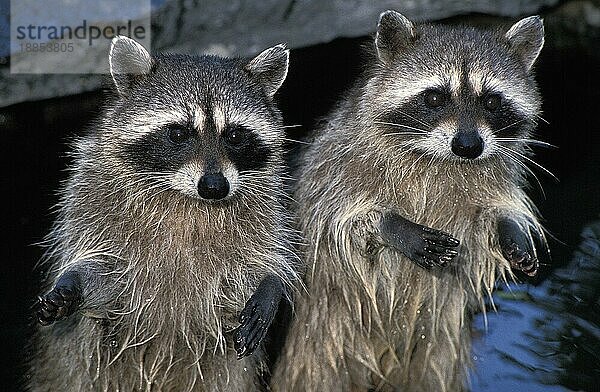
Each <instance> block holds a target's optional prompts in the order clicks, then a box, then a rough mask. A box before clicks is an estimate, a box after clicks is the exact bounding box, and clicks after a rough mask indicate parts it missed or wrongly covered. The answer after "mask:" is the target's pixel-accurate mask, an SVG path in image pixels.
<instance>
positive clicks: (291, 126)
mask: <svg viewBox="0 0 600 392" xmlns="http://www.w3.org/2000/svg"><path fill="white" fill-rule="evenodd" d="M301 126H302V124H293V125H284V126H283V127H284V128H298V127H301Z"/></svg>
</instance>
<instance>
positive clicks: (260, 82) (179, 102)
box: [110, 37, 289, 200]
mask: <svg viewBox="0 0 600 392" xmlns="http://www.w3.org/2000/svg"><path fill="white" fill-rule="evenodd" d="M288 56H289V52H288V50H286V49H285V47H284V46H283V45H278V46H275V47H273V48H270V49H267V50H265V51H264V52H262V53H261V54H259V55H258V56H257V57H256V58H254V59H253V60H251V61H250V62H248V63H244V62H242V61H240V60H233V59H225V58H219V57H214V56H203V57H191V56H184V55H157V56H154V57H151V56H150V55H149V54H148V52H147V51H146V50H145V49H144V48H143V47H142V46H141V45H139V44H138V43H137V42H135V41H133V40H131V39H129V38H125V37H117V38H115V39H114V40H113V45H112V49H111V55H110V63H111V74H112V76H113V80H114V83H115V86H116V88H117V91H118V93H119V96H120V97H119V100H118V101H117V104H116V106H115V109H114V112H113V115H112V120H111V121H112V124H111V127H112V128H113V129H115V131H114V134H112V135H111V136H112V137H113V138H114V139H115V141H116V144H117V145H118V151H117V155H118V156H119V159H120V160H121V161H122V162H123V165H124V167H125V168H129V169H130V171H131V172H133V173H134V174H137V175H138V176H139V177H140V178H141V179H142V180H143V179H144V178H146V179H148V180H150V181H148V184H151V183H154V184H155V185H148V186H149V187H152V186H156V187H157V189H158V190H159V191H164V190H168V189H171V190H176V191H178V192H180V193H182V194H184V195H186V196H188V197H192V198H197V199H203V200H221V199H229V198H232V197H234V195H236V194H237V193H243V192H253V188H260V187H261V186H263V184H262V182H264V181H269V179H270V178H271V177H272V176H274V175H275V174H277V171H278V170H279V167H280V159H281V158H280V155H281V148H282V147H281V145H282V140H283V126H282V118H281V115H280V113H279V111H278V110H277V109H276V107H275V106H274V103H273V101H272V98H273V95H274V94H275V92H276V91H277V90H278V89H279V87H280V86H281V84H282V83H283V81H284V79H285V76H286V74H287V67H288Z"/></svg>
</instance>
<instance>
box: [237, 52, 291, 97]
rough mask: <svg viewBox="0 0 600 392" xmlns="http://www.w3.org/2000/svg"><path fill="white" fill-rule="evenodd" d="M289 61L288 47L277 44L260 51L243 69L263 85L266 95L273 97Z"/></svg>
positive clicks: (283, 78) (281, 81)
mask: <svg viewBox="0 0 600 392" xmlns="http://www.w3.org/2000/svg"><path fill="white" fill-rule="evenodd" d="M289 62H290V51H289V49H286V48H285V44H279V45H276V46H273V47H272V48H269V49H266V50H264V51H262V52H261V53H260V54H259V55H258V56H256V57H255V58H253V59H252V60H251V61H250V62H249V63H248V64H246V66H245V67H244V69H245V70H246V71H248V72H249V73H250V75H251V76H252V77H253V78H254V79H255V80H257V81H258V82H259V83H260V84H261V85H262V86H263V89H264V91H265V93H266V94H267V96H269V97H273V95H275V93H276V92H277V90H279V88H280V87H281V85H282V84H283V81H284V80H285V77H286V76H287V72H288V65H289Z"/></svg>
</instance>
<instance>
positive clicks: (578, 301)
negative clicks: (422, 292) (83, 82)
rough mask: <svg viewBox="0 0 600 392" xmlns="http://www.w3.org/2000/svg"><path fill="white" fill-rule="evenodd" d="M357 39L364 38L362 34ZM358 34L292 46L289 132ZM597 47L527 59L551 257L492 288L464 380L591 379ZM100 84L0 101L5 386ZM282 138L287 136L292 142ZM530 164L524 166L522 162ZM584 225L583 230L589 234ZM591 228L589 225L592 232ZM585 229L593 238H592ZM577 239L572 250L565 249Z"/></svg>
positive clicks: (599, 207)
mask: <svg viewBox="0 0 600 392" xmlns="http://www.w3.org/2000/svg"><path fill="white" fill-rule="evenodd" d="M367 41H368V40H367ZM364 42H365V40H364V39H341V40H336V41H334V42H332V43H330V44H325V45H318V46H314V47H310V48H306V49H300V50H294V51H293V52H292V57H291V69H290V73H289V76H288V80H287V81H286V83H285V85H284V88H283V89H282V91H281V94H280V101H281V105H282V108H283V110H284V113H285V116H286V123H287V124H290V125H294V124H299V125H302V126H301V127H297V128H290V137H292V138H296V139H300V138H302V137H304V136H306V135H307V134H308V133H309V131H308V130H309V129H311V127H312V125H313V124H314V123H315V122H316V121H317V119H318V118H319V117H320V116H323V115H325V114H326V113H327V111H328V110H329V109H330V107H331V105H332V104H333V103H334V102H335V100H336V99H337V98H338V97H339V95H340V94H341V92H342V91H343V90H344V89H345V88H347V87H348V86H349V84H350V83H351V81H352V80H353V79H354V78H355V77H356V75H357V74H358V73H359V72H360V68H361V62H360V56H358V55H357V53H359V50H360V45H361V44H362V43H364ZM599 65H600V62H599V61H598V57H593V56H590V55H588V54H586V53H585V52H584V51H580V50H577V49H570V50H558V49H555V48H552V46H551V45H548V46H547V47H546V48H545V49H544V51H543V52H542V56H541V58H540V61H539V63H538V68H537V69H538V80H539V82H540V87H541V89H542V94H543V96H544V100H545V102H544V118H545V119H547V120H548V121H549V124H544V123H542V124H540V128H539V132H538V133H539V135H538V137H539V138H540V139H541V140H544V141H547V142H550V143H552V144H555V145H557V146H558V147H559V148H558V149H556V150H539V151H538V155H537V160H538V162H540V163H541V164H542V165H544V166H545V167H547V168H548V169H549V170H551V171H552V172H554V174H556V176H557V177H558V178H559V179H560V182H555V181H554V180H552V179H551V178H549V177H548V176H545V175H544V174H543V173H541V172H540V171H537V172H536V173H537V175H538V177H539V179H540V182H541V185H542V187H543V189H544V191H545V196H544V195H543V194H542V192H541V191H540V190H539V187H537V186H536V187H533V188H532V189H531V195H532V197H533V198H534V200H535V202H536V204H537V205H538V206H539V208H540V211H541V213H542V215H543V216H544V218H545V219H546V221H545V226H546V227H547V228H548V229H549V231H550V232H551V233H552V234H553V235H554V236H555V237H556V239H557V240H551V244H550V245H551V249H552V254H553V257H552V261H551V264H550V265H548V266H545V267H544V269H543V270H542V272H541V274H540V277H539V278H538V279H537V280H536V281H533V282H530V283H527V284H522V285H513V286H511V288H510V290H512V294H510V293H511V292H510V291H509V290H508V289H505V288H503V289H502V291H498V292H497V294H496V295H495V304H496V306H497V309H498V313H493V312H490V313H488V328H487V331H486V330H485V329H484V325H483V319H482V317H478V318H477V320H476V322H475V324H474V326H473V330H474V335H475V348H474V352H473V356H474V358H475V361H474V362H475V365H476V369H475V370H474V373H473V375H472V377H471V380H472V390H473V391H499V390H502V391H513V390H523V391H564V390H585V391H594V390H598V389H599V387H600V375H599V369H600V367H599V364H600V361H599V360H598V355H599V353H600V328H599V326H600V320H599V318H600V316H598V315H600V312H599V310H600V309H599V308H598V289H597V288H598V287H600V261H599V259H598V242H597V239H598V231H599V230H598V226H597V225H596V226H593V228H588V229H586V230H587V231H586V238H587V239H585V240H583V241H582V240H581V237H580V235H581V233H582V231H584V227H586V225H588V224H589V223H591V222H593V221H596V220H598V218H599V214H600V201H599V200H600V199H599V196H598V195H600V174H599V173H600V154H599V153H598V148H599V146H600V129H599V127H598V126H597V125H596V124H597V123H598V121H597V116H598V111H599V105H598V103H600V93H599V91H598V86H600V84H599V82H600V76H599V73H598V69H600V67H599ZM100 99H101V94H99V93H90V94H84V95H81V96H77V97H70V98H64V99H58V100H50V101H43V102H36V103H25V104H20V105H16V106H13V107H10V108H6V109H2V110H0V131H1V133H0V134H1V135H2V143H0V145H1V148H2V153H1V154H0V156H1V158H2V163H3V166H2V167H3V168H5V176H4V178H3V183H4V184H5V185H4V188H3V189H4V191H5V192H7V193H8V197H6V198H5V202H4V203H3V205H4V206H5V211H4V214H3V215H2V216H3V218H4V223H3V228H4V237H3V238H4V239H5V241H4V243H5V245H4V246H3V247H2V252H3V257H2V263H1V264H0V265H1V268H2V272H1V273H0V288H1V289H2V295H0V306H1V308H0V323H1V326H0V328H1V331H2V333H1V336H2V338H3V341H2V346H3V347H2V350H3V351H2V355H1V356H0V359H1V360H2V363H0V386H6V388H0V389H3V390H15V389H17V388H18V385H19V380H21V378H22V377H23V373H24V372H23V367H22V366H21V365H20V364H22V363H23V361H24V358H25V357H26V355H27V353H26V350H25V349H24V347H25V346H26V343H27V340H28V338H27V337H28V330H29V329H28V324H29V323H30V322H31V318H30V314H31V312H30V306H31V304H32V303H33V301H34V298H35V295H37V286H38V285H37V279H38V276H37V273H36V272H32V271H33V266H34V264H35V262H36V261H37V260H38V259H39V257H40V255H41V251H40V249H39V248H38V247H35V246H32V245H31V244H33V243H35V242H37V241H39V240H40V239H41V238H42V236H43V235H44V234H45V233H46V232H47V231H48V227H49V225H50V223H51V220H52V216H51V215H50V213H49V210H50V207H51V206H52V205H53V204H54V203H55V202H56V201H57V198H56V195H55V190H56V189H57V188H58V186H59V182H60V180H62V179H64V177H65V173H64V171H63V169H64V167H65V165H66V164H67V162H68V159H67V158H65V155H64V153H65V152H66V151H67V146H66V142H67V140H68V138H69V137H70V136H72V135H77V134H80V133H81V132H82V130H83V129H84V125H85V124H87V123H88V122H89V121H90V119H91V118H93V117H94V116H96V115H97V111H98V103H99V102H100ZM292 147H293V146H292ZM534 170H535V169H534ZM590 233H593V234H590ZM594 236H595V237H594ZM594 238H595V239H594ZM580 243H582V244H583V245H582V246H583V248H582V250H579V251H576V249H577V248H578V246H579V244H580Z"/></svg>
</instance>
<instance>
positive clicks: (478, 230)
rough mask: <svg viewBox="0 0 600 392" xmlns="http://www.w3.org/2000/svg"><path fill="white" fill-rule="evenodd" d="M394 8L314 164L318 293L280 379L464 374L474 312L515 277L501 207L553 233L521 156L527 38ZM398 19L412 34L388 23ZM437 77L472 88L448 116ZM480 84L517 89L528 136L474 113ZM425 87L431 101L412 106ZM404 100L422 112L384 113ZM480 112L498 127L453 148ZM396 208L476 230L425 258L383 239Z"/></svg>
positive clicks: (347, 383) (324, 132) (321, 383)
mask: <svg viewBox="0 0 600 392" xmlns="http://www.w3.org/2000/svg"><path fill="white" fill-rule="evenodd" d="M386 18H390V19H391V20H390V21H388V20H386ZM382 20H383V22H380V30H379V31H378V39H377V45H379V44H380V43H385V45H383V46H378V47H377V51H376V52H377V56H378V57H376V56H373V59H372V60H371V63H370V67H369V68H368V70H367V72H366V75H365V77H364V78H363V79H362V80H360V81H358V83H357V84H356V86H355V87H354V88H353V89H352V90H350V92H349V93H348V94H347V95H346V98H345V99H343V100H342V101H341V102H340V104H339V105H338V106H337V108H336V109H335V110H334V111H333V113H332V114H331V115H330V116H329V117H328V118H327V120H326V122H325V123H324V125H323V127H322V128H321V129H320V130H319V132H318V134H317V136H316V139H315V141H314V143H313V144H312V145H311V146H310V147H309V148H308V151H307V153H306V155H305V156H304V158H303V165H302V168H301V169H300V170H299V175H298V181H297V188H296V190H295V199H296V200H297V202H298V203H299V211H298V216H299V220H300V228H301V231H302V232H303V234H304V235H305V240H306V242H307V243H308V245H307V247H306V248H305V249H304V257H305V258H306V260H307V262H308V271H307V277H306V285H307V289H308V294H306V295H303V296H301V297H300V298H299V299H298V300H297V302H296V314H295V318H294V320H293V322H292V325H291V328H290V332H289V335H288V338H287V342H286V345H285V347H284V350H283V354H282V356H281V358H280V360H279V362H278V364H277V365H276V368H275V370H274V375H273V378H272V387H273V390H275V391H361V390H362V391H366V390H378V391H392V390H397V391H423V392H425V391H427V392H429V391H441V392H443V391H457V390H461V389H462V388H463V387H464V386H465V371H466V369H467V367H468V365H469V350H470V335H469V322H470V320H471V315H472V314H473V312H474V311H475V310H477V309H478V310H481V311H485V307H484V297H485V295H490V294H491V291H492V289H493V286H494V283H495V282H496V281H497V279H499V278H500V279H508V278H510V277H512V273H511V271H510V268H509V267H510V266H509V263H508V262H507V260H505V259H504V258H503V256H502V253H501V250H500V248H499V242H498V235H497V230H496V227H497V225H498V221H499V220H500V218H502V217H508V218H510V219H511V220H513V221H516V222H517V225H518V227H520V228H521V229H522V230H524V232H525V233H526V237H527V238H529V240H530V241H531V242H532V245H533V238H532V233H534V232H537V233H542V228H541V227H540V224H539V222H538V220H537V218H536V212H535V207H534V206H533V205H532V203H531V201H530V200H529V198H528V197H527V195H526V194H525V192H524V190H523V188H524V187H525V186H526V182H525V176H526V169H525V168H524V164H523V162H522V161H524V162H525V163H529V162H528V161H527V159H530V158H528V155H529V149H528V144H529V143H533V142H531V141H530V140H528V138H529V137H530V135H531V133H532V131H533V129H534V128H535V125H536V120H537V116H538V115H539V110H540V97H539V95H538V92H537V88H536V84H535V82H534V80H533V76H532V74H531V73H530V67H529V66H528V65H527V64H525V63H522V62H521V59H522V57H521V55H522V54H523V52H519V53H515V52H514V51H513V48H512V47H511V43H510V42H509V40H508V39H507V38H506V37H505V31H480V30H477V29H474V28H469V27H444V26H435V25H422V26H415V28H414V29H415V37H416V39H415V40H414V42H412V41H411V40H410V39H407V37H411V36H412V33H410V34H406V33H405V32H411V31H412V28H410V26H408V25H407V23H406V22H405V18H404V17H401V16H399V15H398V14H397V13H390V12H389V11H388V13H384V14H382ZM387 22H390V23H387ZM395 22H397V23H395ZM394 23H395V25H396V26H398V28H399V29H401V32H400V33H398V34H393V31H392V33H389V30H390V29H389V26H390V25H393V24H394ZM382 26H384V27H385V29H386V30H388V33H385V32H384V31H382V30H381V27H382ZM381 34H386V36H385V37H381V36H380V35H381ZM387 34H391V35H387ZM514 38H515V37H514V36H513V37H512V38H511V39H514ZM534 49H535V50H537V47H534ZM392 50H393V51H395V52H394V53H392V52H390V51H392ZM538 52H539V51H538ZM536 56H537V54H536ZM526 57H527V58H532V57H531V56H526ZM471 82H472V83H471ZM467 83H468V84H469V86H468V91H467V93H464V91H465V90H464V89H465V88H466V86H465V84H467ZM471 84H472V85H471ZM431 88H442V89H446V90H448V91H452V93H451V95H450V96H451V97H452V98H451V99H452V100H456V102H460V103H459V104H457V105H456V106H457V108H456V109H455V110H454V111H451V112H448V113H446V112H442V113H443V114H441V115H440V116H441V117H440V118H438V119H437V120H435V123H427V122H425V121H424V120H423V119H422V118H420V116H421V114H420V113H421V112H420V111H419V110H421V109H420V108H421V106H422V105H423V104H424V102H423V101H421V100H420V99H421V98H419V97H420V94H422V93H423V91H426V90H427V89H431ZM475 90H481V91H488V90H490V91H493V92H495V93H499V94H502V96H503V99H504V101H503V102H505V104H506V105H509V107H510V108H511V109H512V112H511V113H513V114H514V115H515V116H519V117H520V118H523V121H520V122H518V123H515V124H513V125H511V127H509V129H510V128H512V127H515V132H516V134H517V136H515V137H514V138H513V139H514V140H510V141H507V140H503V139H501V138H499V135H498V134H497V132H499V131H500V130H499V129H491V126H490V125H489V123H487V122H486V121H485V120H483V119H482V118H480V117H478V116H471V115H468V116H467V115H464V113H467V114H469V113H471V112H469V110H471V109H470V108H472V107H476V106H477V107H478V105H480V102H481V101H480V98H473V95H477V94H472V91H475ZM464 94H466V95H464ZM482 94H483V93H482ZM463 96H465V97H466V98H465V99H467V101H465V102H467V103H465V102H463V101H460V100H462V99H463V98H459V97H463ZM459 99H460V100H459ZM413 100H416V101H414V102H417V103H418V105H421V106H410V105H411V102H413ZM453 102H454V101H453ZM453 107H454V106H453ZM415 108H416V109H415ZM448 110H450V109H448ZM402 111H404V114H401V115H399V116H400V118H402V119H403V120H406V121H407V122H408V121H411V120H412V121H413V123H411V125H410V126H408V127H407V126H405V125H404V123H397V124H396V123H394V124H390V121H389V120H388V121H386V120H385V119H386V116H389V115H390V112H395V113H401V112H402ZM407 111H408V112H407ZM503 113H504V112H503ZM463 117H465V118H464V119H462V120H460V121H459V119H458V118H463ZM465 121H466V122H468V121H474V122H473V124H472V125H471V126H470V129H471V130H473V129H475V130H476V131H477V132H478V133H479V134H481V136H482V137H483V138H484V140H485V143H486V144H485V146H486V147H485V150H484V151H483V153H482V155H481V156H480V157H478V158H477V159H473V160H467V159H462V158H458V157H457V156H455V155H453V153H452V152H451V149H450V142H451V140H452V137H453V135H455V134H456V133H457V128H461V127H463V122H465ZM453 124H454V125H453ZM507 148H510V149H511V150H507ZM388 213H396V214H400V215H401V216H404V217H406V218H407V219H410V220H411V221H413V222H416V223H418V224H421V225H425V226H429V227H432V228H435V229H439V230H443V231H445V232H448V233H450V234H451V235H452V236H454V237H455V238H457V239H459V240H460V242H461V246H460V248H459V256H458V257H457V259H455V260H454V261H453V262H452V263H451V265H450V266H448V267H446V269H432V270H425V269H423V268H420V267H419V266H417V265H416V264H415V263H414V262H412V261H411V260H408V259H407V258H406V257H405V256H403V255H402V254H401V253H400V252H399V251H397V250H395V249H393V248H391V247H390V246H388V244H387V243H386V242H385V241H383V239H382V233H381V230H382V226H381V220H382V217H383V216H384V215H386V214H388ZM541 235H542V237H543V234H541ZM542 242H543V238H542ZM534 252H535V249H534Z"/></svg>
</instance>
